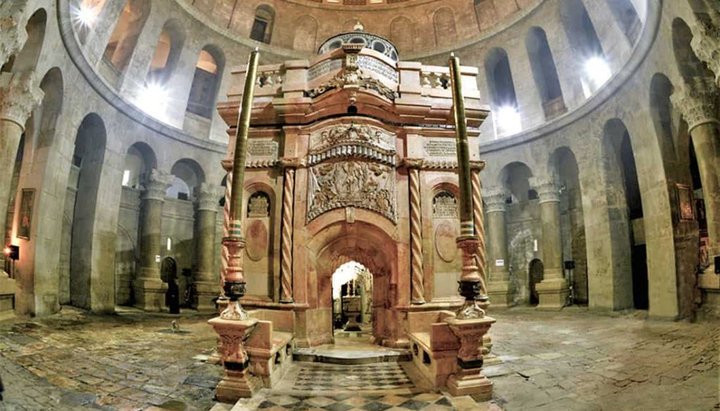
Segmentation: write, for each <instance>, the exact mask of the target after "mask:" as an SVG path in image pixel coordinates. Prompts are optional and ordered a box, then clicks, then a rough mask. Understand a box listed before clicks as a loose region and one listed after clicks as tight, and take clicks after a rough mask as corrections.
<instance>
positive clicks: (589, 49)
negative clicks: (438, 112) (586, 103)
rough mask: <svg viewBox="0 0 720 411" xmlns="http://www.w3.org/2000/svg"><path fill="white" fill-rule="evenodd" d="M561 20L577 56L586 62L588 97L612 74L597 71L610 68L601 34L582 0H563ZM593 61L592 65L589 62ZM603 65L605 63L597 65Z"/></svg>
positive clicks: (582, 72) (582, 68)
mask: <svg viewBox="0 0 720 411" xmlns="http://www.w3.org/2000/svg"><path fill="white" fill-rule="evenodd" d="M560 21H561V23H562V26H563V28H564V30H565V34H566V36H567V38H568V42H569V43H570V47H571V49H572V50H573V51H574V52H575V53H574V56H575V58H576V59H577V60H579V61H580V62H582V63H581V64H580V65H578V68H579V69H580V73H578V74H579V76H580V82H581V84H582V88H583V93H584V94H585V97H589V96H590V95H591V94H592V93H594V92H595V91H597V90H598V89H599V88H600V86H602V84H604V83H605V81H607V79H608V78H609V74H607V73H603V74H602V75H598V74H596V71H598V70H600V71H603V72H606V71H609V70H610V69H609V68H608V67H607V63H606V62H605V52H604V51H603V48H602V45H601V44H600V39H599V38H598V35H597V32H596V31H595V27H594V26H593V23H592V20H590V16H589V15H588V12H587V9H586V8H585V5H584V4H583V2H582V0H562V3H561V4H560ZM588 64H590V66H588ZM598 65H602V67H597V66H598Z"/></svg>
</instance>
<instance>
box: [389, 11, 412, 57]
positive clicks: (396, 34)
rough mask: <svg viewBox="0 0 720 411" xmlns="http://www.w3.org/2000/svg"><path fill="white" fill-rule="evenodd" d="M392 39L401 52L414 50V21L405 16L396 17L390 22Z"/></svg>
mask: <svg viewBox="0 0 720 411" xmlns="http://www.w3.org/2000/svg"><path fill="white" fill-rule="evenodd" d="M390 40H392V42H393V43H394V44H395V46H396V47H397V49H398V52H399V53H403V52H410V51H413V49H414V44H413V43H414V41H415V25H414V24H413V22H412V21H411V20H410V19H409V18H407V17H405V16H400V17H396V18H394V19H393V20H392V21H391V22H390Z"/></svg>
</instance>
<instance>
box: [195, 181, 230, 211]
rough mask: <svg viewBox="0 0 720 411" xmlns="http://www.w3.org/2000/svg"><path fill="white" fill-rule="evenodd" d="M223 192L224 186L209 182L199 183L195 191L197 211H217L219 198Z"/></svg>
mask: <svg viewBox="0 0 720 411" xmlns="http://www.w3.org/2000/svg"><path fill="white" fill-rule="evenodd" d="M224 194H225V188H224V187H221V186H218V185H215V184H210V183H201V184H200V187H198V188H197V190H196V191H195V195H196V197H197V209H198V211H215V212H217V210H218V207H219V206H220V205H219V199H220V198H221V197H222V196H223V195H224Z"/></svg>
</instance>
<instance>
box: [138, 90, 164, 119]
mask: <svg viewBox="0 0 720 411" xmlns="http://www.w3.org/2000/svg"><path fill="white" fill-rule="evenodd" d="M167 100H168V90H167V89H166V88H165V86H164V85H163V84H160V83H156V82H150V83H147V84H145V85H144V86H143V88H142V90H140V93H139V95H138V98H137V104H138V107H140V108H141V109H142V110H143V111H144V112H146V113H148V114H150V115H152V116H153V117H157V118H162V117H163V116H164V115H165V108H166V106H167Z"/></svg>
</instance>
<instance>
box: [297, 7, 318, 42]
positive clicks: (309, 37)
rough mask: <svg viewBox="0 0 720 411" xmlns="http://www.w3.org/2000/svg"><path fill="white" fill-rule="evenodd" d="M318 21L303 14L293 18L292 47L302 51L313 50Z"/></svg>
mask: <svg viewBox="0 0 720 411" xmlns="http://www.w3.org/2000/svg"><path fill="white" fill-rule="evenodd" d="M317 30H318V23H317V20H315V18H314V17H312V16H310V15H305V16H301V17H299V18H298V19H297V20H295V34H294V37H293V49H294V50H302V51H315V43H316V42H317Z"/></svg>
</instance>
